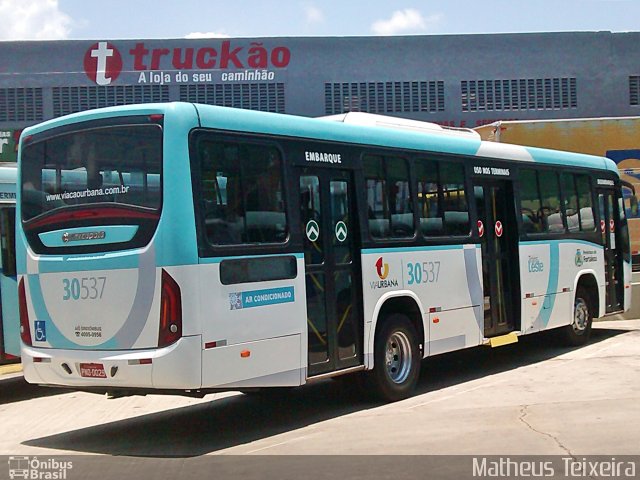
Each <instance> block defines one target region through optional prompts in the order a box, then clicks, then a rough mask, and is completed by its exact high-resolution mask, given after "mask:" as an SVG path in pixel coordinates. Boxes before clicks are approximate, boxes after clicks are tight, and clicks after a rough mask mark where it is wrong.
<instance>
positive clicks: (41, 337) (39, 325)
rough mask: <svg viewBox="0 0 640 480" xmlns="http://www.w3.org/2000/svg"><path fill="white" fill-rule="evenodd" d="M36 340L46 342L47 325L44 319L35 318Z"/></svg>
mask: <svg viewBox="0 0 640 480" xmlns="http://www.w3.org/2000/svg"><path fill="white" fill-rule="evenodd" d="M35 324H36V325H35V327H36V342H46V341H47V327H46V323H45V321H44V320H36V321H35Z"/></svg>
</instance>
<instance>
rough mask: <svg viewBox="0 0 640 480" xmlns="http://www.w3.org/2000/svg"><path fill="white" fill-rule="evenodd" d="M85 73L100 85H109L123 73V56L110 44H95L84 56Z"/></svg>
mask: <svg viewBox="0 0 640 480" xmlns="http://www.w3.org/2000/svg"><path fill="white" fill-rule="evenodd" d="M84 72H85V73H86V74H87V77H89V78H90V79H91V80H93V81H94V82H95V83H97V84H98V85H109V84H110V83H111V82H113V81H115V80H116V79H117V78H118V76H119V75H120V72H122V56H121V55H120V52H119V51H118V49H117V48H116V47H114V46H113V44H111V43H109V42H98V43H94V44H93V45H91V46H90V47H89V50H87V53H85V54H84Z"/></svg>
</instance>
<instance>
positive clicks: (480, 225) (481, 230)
mask: <svg viewBox="0 0 640 480" xmlns="http://www.w3.org/2000/svg"><path fill="white" fill-rule="evenodd" d="M478 235H479V236H480V238H482V237H483V236H484V223H482V220H478Z"/></svg>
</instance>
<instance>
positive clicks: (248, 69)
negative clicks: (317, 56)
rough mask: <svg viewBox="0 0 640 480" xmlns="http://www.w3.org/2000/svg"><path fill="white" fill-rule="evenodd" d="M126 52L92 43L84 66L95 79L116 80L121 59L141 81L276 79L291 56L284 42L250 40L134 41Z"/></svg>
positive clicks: (99, 81) (101, 82) (106, 82)
mask: <svg viewBox="0 0 640 480" xmlns="http://www.w3.org/2000/svg"><path fill="white" fill-rule="evenodd" d="M128 53H129V57H128V58H126V59H123V56H122V54H121V52H120V51H119V50H118V48H116V46H115V45H114V44H112V43H111V42H106V41H102V42H97V43H94V44H93V45H91V46H90V47H89V49H88V50H87V51H86V53H85V55H84V71H85V73H86V74H87V77H89V79H91V80H92V81H93V82H95V83H96V84H98V85H110V84H112V83H113V82H115V81H116V80H117V79H118V77H119V76H120V73H122V70H123V68H125V61H126V68H127V69H130V71H131V72H133V73H137V78H136V81H137V83H139V84H159V85H166V84H172V83H178V84H179V83H211V82H213V81H222V82H239V81H270V80H275V76H276V70H277V69H283V68H286V67H287V66H288V65H289V63H290V62H291V50H289V49H288V48H287V47H284V46H275V47H273V48H268V47H265V46H264V44H263V43H262V42H251V43H250V44H249V46H248V47H247V46H246V45H245V46H242V45H236V44H235V43H232V41H231V40H224V41H222V42H221V43H220V44H217V43H216V44H213V45H206V46H202V47H200V48H195V47H184V48H183V47H175V48H150V47H148V46H147V45H146V44H145V43H144V42H138V43H136V44H135V47H134V48H131V49H129V51H128ZM129 65H131V66H129ZM194 70H195V72H194ZM127 71H129V70H127Z"/></svg>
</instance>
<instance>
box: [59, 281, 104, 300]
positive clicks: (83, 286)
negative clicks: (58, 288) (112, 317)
mask: <svg viewBox="0 0 640 480" xmlns="http://www.w3.org/2000/svg"><path fill="white" fill-rule="evenodd" d="M106 284H107V277H82V278H63V279H62V288H63V290H64V293H63V295H62V300H96V299H100V298H102V295H103V294H104V287H105V285H106Z"/></svg>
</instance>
